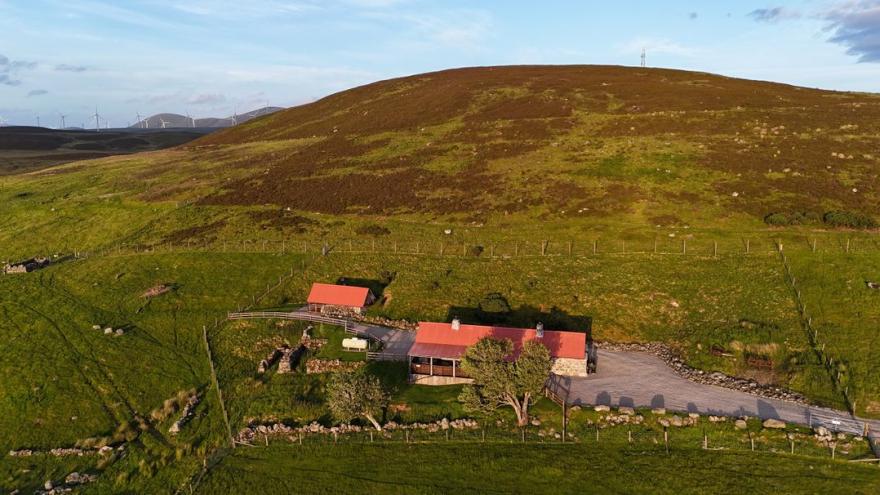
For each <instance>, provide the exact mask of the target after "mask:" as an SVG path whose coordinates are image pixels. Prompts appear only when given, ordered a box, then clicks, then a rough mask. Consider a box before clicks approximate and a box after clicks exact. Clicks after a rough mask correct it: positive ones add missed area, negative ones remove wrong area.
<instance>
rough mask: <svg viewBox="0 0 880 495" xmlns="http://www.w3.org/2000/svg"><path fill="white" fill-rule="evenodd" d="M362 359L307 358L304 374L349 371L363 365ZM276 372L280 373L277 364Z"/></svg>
mask: <svg viewBox="0 0 880 495" xmlns="http://www.w3.org/2000/svg"><path fill="white" fill-rule="evenodd" d="M364 364H365V363H364V362H363V361H341V360H339V359H309V360H308V361H306V374H307V375H314V374H317V373H331V372H336V371H340V372H350V371H355V370H358V369H360V368H361V367H363V366H364ZM278 372H279V373H281V367H280V366H279V368H278Z"/></svg>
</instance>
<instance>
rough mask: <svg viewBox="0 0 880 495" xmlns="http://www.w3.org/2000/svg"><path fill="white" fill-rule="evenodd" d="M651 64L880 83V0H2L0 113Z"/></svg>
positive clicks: (116, 121) (140, 106) (239, 101)
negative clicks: (408, 78) (407, 78)
mask: <svg viewBox="0 0 880 495" xmlns="http://www.w3.org/2000/svg"><path fill="white" fill-rule="evenodd" d="M642 47H645V48H647V51H648V65H650V66H655V67H671V68H680V69H689V70H700V71H708V72H715V73H721V74H725V75H730V76H738V77H747V78H754V79H765V80H773V81H781V82H787V83H792V84H799V85H804V86H811V87H822V88H829V89H841V90H856V91H873V92H880V0H797V1H794V0H791V1H781V0H779V1H772V0H770V1H752V0H741V1H727V2H722V1H712V2H707V1H699V2H697V1H681V0H667V1H663V2H660V1H625V0H621V1H616V2H610V1H591V0H580V1H562V0H544V1H541V2H536V1H519V0H507V1H502V0H497V1H491V0H484V1H478V0H473V1H463V0H443V1H441V0H433V1H432V0H323V1H319V0H289V1H285V0H190V1H187V0H128V1H126V0H117V1H110V0H0V116H2V118H3V119H4V120H5V121H6V122H8V123H13V124H33V123H35V121H36V116H37V115H39V116H40V117H41V122H42V124H43V125H48V126H57V125H58V121H59V118H58V114H59V113H64V114H66V115H68V117H67V123H68V125H79V124H80V123H82V122H87V119H88V115H89V114H92V113H94V108H95V106H98V108H99V111H100V113H101V114H102V115H104V116H106V117H107V119H108V120H109V122H110V124H111V125H113V126H121V125H126V124H127V123H129V122H133V121H134V120H135V118H136V117H135V115H136V113H138V112H140V114H141V115H148V114H153V113H158V112H166V111H167V112H177V113H185V112H189V113H191V114H192V115H193V116H195V117H203V116H204V117H207V116H223V115H227V114H231V113H232V112H233V111H236V110H237V111H238V112H243V111H247V110H250V109H252V108H256V107H260V106H263V105H265V104H266V102H268V103H269V104H271V105H278V106H291V105H297V104H301V103H305V102H309V101H312V100H314V99H316V98H319V97H322V96H325V95H327V94H330V93H333V92H336V91H339V90H341V89H345V88H349V87H352V86H356V85H360V84H363V83H367V82H371V81H375V80H379V79H387V78H390V77H396V76H402V75H408V74H414V73H420V72H426V71H431V70H438V69H444V68H450V67H461V66H473V65H500V64H526V63H528V64H532V63H534V64H620V65H637V64H638V63H639V54H640V52H641V49H642Z"/></svg>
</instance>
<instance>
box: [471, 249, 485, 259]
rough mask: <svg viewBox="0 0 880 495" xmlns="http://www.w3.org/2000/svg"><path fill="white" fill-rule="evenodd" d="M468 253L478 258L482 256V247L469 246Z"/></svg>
mask: <svg viewBox="0 0 880 495" xmlns="http://www.w3.org/2000/svg"><path fill="white" fill-rule="evenodd" d="M468 252H469V253H470V255H471V256H473V257H475V258H479V257H480V255H481V254H483V246H471V248H470V250H469V251H468Z"/></svg>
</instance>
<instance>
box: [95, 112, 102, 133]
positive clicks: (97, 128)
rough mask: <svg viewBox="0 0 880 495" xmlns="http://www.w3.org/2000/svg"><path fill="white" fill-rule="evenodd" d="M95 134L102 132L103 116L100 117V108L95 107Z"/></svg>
mask: <svg viewBox="0 0 880 495" xmlns="http://www.w3.org/2000/svg"><path fill="white" fill-rule="evenodd" d="M95 132H101V116H100V115H98V107H95Z"/></svg>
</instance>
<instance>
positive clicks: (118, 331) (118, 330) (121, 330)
mask: <svg viewBox="0 0 880 495" xmlns="http://www.w3.org/2000/svg"><path fill="white" fill-rule="evenodd" d="M120 335H125V330H123V329H121V328H117V329H116V336H117V337H118V336H120Z"/></svg>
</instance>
